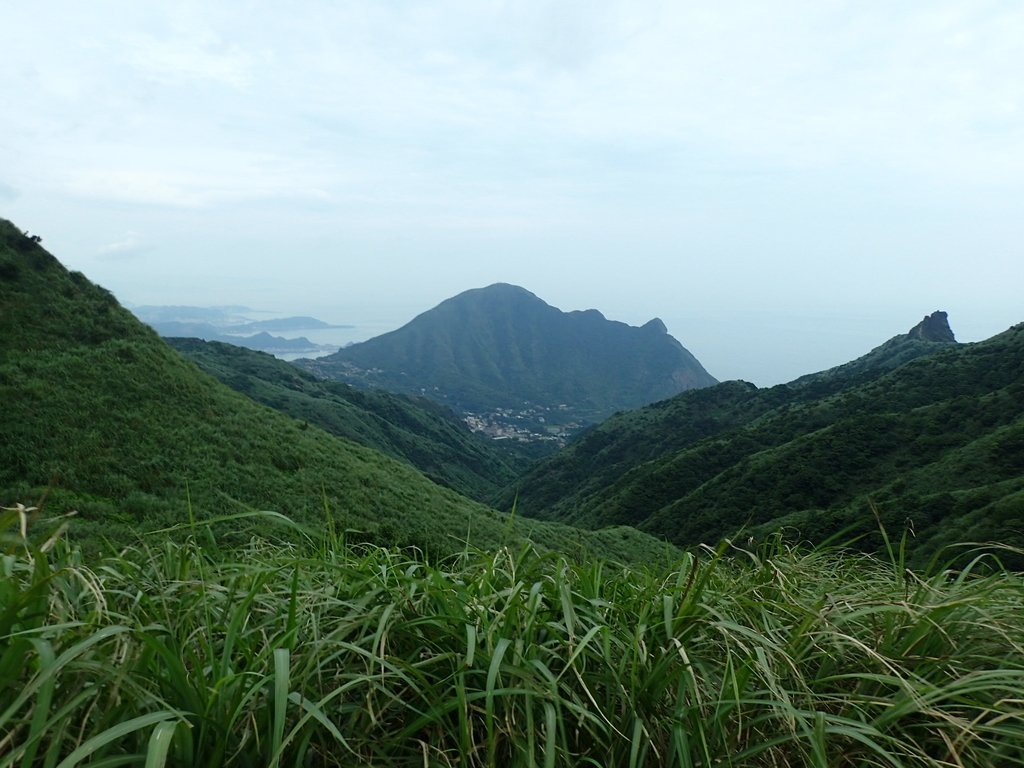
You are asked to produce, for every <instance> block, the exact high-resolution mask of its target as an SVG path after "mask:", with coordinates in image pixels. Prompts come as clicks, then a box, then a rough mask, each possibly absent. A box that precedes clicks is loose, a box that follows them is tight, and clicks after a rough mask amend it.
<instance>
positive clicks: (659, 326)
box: [640, 317, 668, 334]
mask: <svg viewBox="0 0 1024 768" xmlns="http://www.w3.org/2000/svg"><path fill="white" fill-rule="evenodd" d="M640 327H641V328H642V329H643V330H645V331H652V332H654V333H659V334H661V333H668V326H667V325H665V323H663V322H662V320H661V318H660V317H655V318H651V319H650V320H648V321H647V322H646V323H644V324H643V325H642V326H640Z"/></svg>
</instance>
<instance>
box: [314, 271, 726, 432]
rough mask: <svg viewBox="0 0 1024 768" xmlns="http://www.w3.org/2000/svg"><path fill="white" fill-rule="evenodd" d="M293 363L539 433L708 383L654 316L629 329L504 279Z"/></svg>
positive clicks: (587, 421) (706, 376)
mask: <svg viewBox="0 0 1024 768" xmlns="http://www.w3.org/2000/svg"><path fill="white" fill-rule="evenodd" d="M302 365H303V366H304V367H306V368H308V369H309V370H312V371H314V372H315V373H317V374H318V375H320V376H323V377H326V378H333V379H341V380H344V381H347V382H349V383H351V384H354V385H356V386H360V387H378V388H382V389H387V390H391V391H395V392H407V393H415V394H423V395H425V396H427V397H430V398H433V399H435V400H438V401H439V402H442V403H444V404H446V405H449V406H450V407H452V408H453V409H454V410H455V411H457V412H459V413H472V414H495V413H498V412H505V413H504V415H505V416H506V417H508V419H507V420H508V421H512V420H515V419H518V420H520V421H523V420H526V421H529V422H530V423H531V424H533V426H534V427H535V430H536V431H537V432H539V433H544V432H548V433H557V432H558V431H559V429H570V430H571V429H572V428H573V427H574V426H575V427H578V426H579V425H580V424H590V423H595V422H597V421H599V420H601V419H602V418H605V417H606V416H608V415H610V414H612V413H614V412H615V411H618V410H621V409H624V408H635V407H638V406H641V405H644V404H646V403H650V402H653V401H655V400H661V399H663V398H666V397H670V396H672V395H675V394H677V393H679V392H681V391H683V390H685V389H691V388H695V387H706V386H710V385H712V384H715V383H716V382H715V379H714V378H712V377H711V376H710V375H709V374H708V373H707V371H705V370H704V368H703V367H701V365H700V363H699V362H697V360H696V358H694V357H693V355H691V354H690V353H689V352H688V351H687V350H686V349H684V348H683V346H682V345H681V344H680V343H679V342H678V341H676V340H675V339H674V338H672V337H671V336H670V335H669V334H668V331H667V329H666V328H665V325H664V323H662V322H661V321H660V320H657V319H654V320H651V321H650V322H649V323H647V324H646V325H644V326H643V327H640V328H636V327H631V326H628V325H626V324H625V323H619V322H614V321H610V320H606V319H605V318H604V316H603V315H602V314H601V313H600V312H598V311H597V310H594V309H589V310H586V311H582V312H562V311H560V310H558V309H556V308H555V307H552V306H550V305H548V304H546V303H545V302H543V301H542V300H541V299H539V298H537V297H536V296H534V295H533V294H532V293H530V292H529V291H527V290H525V289H523V288H519V287H516V286H513V285H505V284H497V285H491V286H489V287H487V288H480V289H476V290H471V291H466V292H465V293H461V294H459V295H458V296H455V297H454V298H451V299H448V300H447V301H444V302H442V303H441V304H439V305H438V306H437V307H434V308H433V309H431V310H429V311H427V312H424V313H423V314H421V315H420V316H418V317H417V318H415V319H414V320H412V321H411V322H410V323H408V324H407V325H405V326H403V327H402V328H399V329H398V330H396V331H393V332H391V333H387V334H384V335H383V336H379V337H377V338H374V339H370V340H369V341H366V342H363V343H361V344H353V345H351V346H348V347H346V348H344V349H341V350H339V351H338V352H337V353H335V354H333V355H328V356H326V357H321V358H319V359H317V360H307V361H302Z"/></svg>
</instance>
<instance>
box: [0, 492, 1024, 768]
mask: <svg viewBox="0 0 1024 768" xmlns="http://www.w3.org/2000/svg"><path fill="white" fill-rule="evenodd" d="M3 514H4V516H5V517H4V519H3V520H0V526H2V528H0V530H2V531H3V539H2V543H0V553H2V555H3V558H2V561H0V563H2V567H3V569H4V580H3V581H2V582H0V702H3V704H0V768H13V767H14V766H29V765H47V766H57V767H58V768H71V766H75V765H84V764H88V765H111V766H113V765H143V764H145V765H146V766H147V768H150V767H152V768H157V767H158V766H163V765H190V766H211V767H213V766H221V765H237V766H257V765H259V766H265V765H269V766H342V765H389V766H422V765H437V766H444V765H452V766H454V765H461V766H507V765H523V766H528V765H537V766H541V765H543V766H563V765H564V766H576V765H614V766H712V765H735V766H822V767H824V766H838V765H844V766H845V765H848V766H893V767H894V768H895V767H896V766H903V767H905V768H913V767H916V766H953V765H960V766H990V765H991V766H995V765H999V766H1010V765H1022V764H1024V702H1022V700H1021V697H1020V691H1021V690H1024V621H1022V620H1021V619H1022V617H1024V582H1022V579H1021V577H1020V576H1017V575H1012V574H1008V573H1005V572H1000V571H998V569H996V572H995V573H992V572H991V571H992V570H993V568H992V566H993V563H992V562H991V561H990V562H987V563H984V565H985V566H986V567H984V568H981V569H980V570H982V571H985V572H986V574H982V573H980V572H975V570H974V567H976V566H980V565H983V563H981V562H975V563H974V564H973V566H972V567H968V568H965V569H963V570H960V571H957V572H950V571H945V570H937V571H935V573H934V574H933V575H921V576H917V575H914V574H912V573H910V572H909V571H905V570H904V569H903V568H902V567H901V564H900V562H899V561H898V559H897V560H895V561H892V562H883V561H879V560H875V559H873V558H871V557H869V556H854V555H849V554H846V555H839V554H836V553H831V552H827V551H808V552H800V551H795V550H792V549H789V548H786V547H783V546H781V545H778V544H777V543H776V544H774V545H773V546H771V547H765V548H762V549H760V550H758V551H752V552H746V551H743V550H741V549H734V550H730V551H728V552H727V551H725V548H723V549H721V550H719V551H718V552H712V551H710V550H708V551H701V552H698V553H696V554H694V555H687V556H685V557H683V558H682V559H681V560H678V561H677V562H675V563H674V564H672V565H671V566H669V567H660V568H658V567H649V566H636V567H632V568H625V569H617V568H611V567H609V566H607V565H603V564H602V563H600V562H587V563H585V564H580V563H575V562H572V561H570V560H568V559H566V558H565V557H563V556H561V555H556V554H539V553H537V552H535V551H532V550H530V549H529V548H516V549H505V548H501V549H498V550H496V551H492V552H489V553H482V552H475V551H465V552H463V553H462V554H459V555H457V556H454V557H451V558H448V559H444V560H442V561H437V562H424V561H423V560H421V559H419V558H417V557H411V556H410V555H408V554H407V553H404V552H402V551H399V550H395V549H390V548H387V549H385V548H377V547H372V546H357V547H352V546H349V545H347V544H346V543H345V542H344V541H343V540H341V539H340V538H339V537H337V536H335V535H331V534H328V535H326V536H323V537H319V538H316V539H310V540H301V541H299V542H298V543H296V544H293V545H288V546H281V545H276V544H269V543H267V542H266V541H263V540H261V539H253V540H251V541H249V542H247V543H244V544H241V545H239V546H237V547H235V548H224V547H222V546H220V545H218V543H217V541H216V540H215V538H214V537H213V536H212V534H211V533H210V530H209V529H208V528H206V527H205V526H202V527H193V528H192V529H191V530H192V532H193V534H194V538H188V539H187V540H185V541H183V542H181V543H174V542H172V541H170V540H168V539H166V538H165V537H162V536H161V537H155V538H152V537H151V538H149V539H146V540H140V541H139V543H137V544H136V545H134V546H131V547H128V548H127V549H125V550H123V551H121V552H119V553H117V554H112V555H110V556H107V557H103V558H98V559H93V560H91V561H87V560H84V559H83V557H82V554H81V552H79V551H78V550H77V549H75V548H74V547H72V546H69V545H67V543H66V542H65V541H63V540H62V539H60V538H59V537H56V538H50V539H49V541H48V542H47V543H46V544H45V545H40V544H39V542H41V541H42V539H44V538H47V533H48V530H46V528H45V526H43V524H42V521H34V520H32V519H29V515H28V514H27V511H26V510H18V509H12V510H4V511H3ZM40 526H43V527H42V529H41V533H40V535H39V537H36V536H34V535H33V532H34V531H36V530H37V529H38V528H39V527H40ZM19 531H27V532H28V535H27V537H26V536H24V535H22V534H20V533H19ZM33 542H34V543H33Z"/></svg>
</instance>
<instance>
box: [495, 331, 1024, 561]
mask: <svg viewBox="0 0 1024 768" xmlns="http://www.w3.org/2000/svg"><path fill="white" fill-rule="evenodd" d="M924 325H926V326H928V327H930V328H932V329H935V328H939V327H940V326H944V325H945V316H944V314H942V313H937V314H936V315H932V316H931V318H930V319H929V318H926V320H925V321H924ZM920 329H921V326H917V327H916V328H915V329H914V330H912V331H911V333H909V334H905V335H903V336H899V337H896V338H895V339H892V340H890V342H887V343H886V344H883V345H882V346H881V347H879V348H877V349H876V350H874V351H873V352H872V353H870V354H869V355H867V356H865V357H863V358H860V359H859V360H858V361H854V363H852V364H849V365H847V366H840V367H839V368H837V369H833V370H832V371H829V372H825V373H824V374H817V375H815V376H811V377H804V378H803V379H798V380H797V381H796V382H794V383H793V384H791V385H781V386H777V387H772V388H769V389H757V388H756V387H754V386H753V385H751V384H745V383H743V382H726V383H724V384H720V385H719V386H717V387H712V388H710V389H704V390H699V391H694V392H686V393H683V394H681V395H679V396H677V397H675V398H672V399H670V400H667V401H664V402H660V403H656V404H654V405H651V406H648V407H646V408H642V409H640V410H637V411H633V412H629V413H623V414H619V415H617V416H615V417H613V418H611V419H609V420H608V421H606V422H605V423H603V424H601V425H600V426H599V427H597V428H595V429H594V430H592V431H590V432H589V433H587V434H586V435H585V436H583V437H581V438H580V440H578V441H577V442H576V443H575V444H573V445H572V446H570V447H569V448H567V449H566V450H565V451H563V452H562V453H560V454H558V455H556V456H554V457H552V458H550V459H548V460H546V461H544V462H541V463H540V464H538V465H537V466H536V467H534V468H533V469H532V470H531V471H530V472H528V473H527V474H526V475H525V476H524V477H523V478H522V479H521V480H520V481H518V482H517V483H515V484H514V485H513V486H512V487H510V488H509V489H508V490H507V491H506V492H505V495H504V496H503V498H502V499H501V503H502V504H505V505H507V504H509V503H510V501H511V499H512V498H513V496H514V495H515V494H518V509H519V510H520V511H521V512H522V513H523V514H527V515H537V516H539V517H542V518H544V519H552V520H560V521H563V522H572V523H574V524H578V525H582V526H601V525H610V524H630V525H636V526H637V527H639V528H640V529H641V530H645V531H647V532H650V533H654V534H656V535H659V536H664V537H666V538H667V539H669V540H671V541H674V542H676V543H679V544H683V545H687V544H694V543H698V542H702V541H703V542H714V541H716V540H717V539H718V538H719V537H723V536H734V535H736V534H737V532H739V531H740V530H741V529H742V530H744V531H745V532H746V533H745V534H744V535H747V534H754V535H763V534H767V533H768V532H770V531H773V530H777V529H780V528H785V529H786V530H787V531H788V532H789V533H790V535H793V536H796V537H804V538H807V539H810V540H816V541H820V540H823V539H825V538H827V537H829V536H830V535H832V534H835V533H837V532H839V531H841V530H845V529H849V532H848V535H853V534H864V535H865V539H864V540H863V546H865V547H867V548H874V547H877V546H879V545H880V539H879V536H878V535H877V521H876V519H875V512H876V511H877V513H878V514H879V515H880V517H881V519H882V521H883V523H884V524H885V526H886V527H887V529H888V530H890V531H892V532H894V533H895V534H897V535H898V534H899V533H900V532H901V531H903V530H904V528H905V526H908V527H909V528H910V529H912V530H913V532H914V535H915V537H916V539H917V541H916V544H915V548H916V550H917V551H918V552H920V553H922V555H923V554H926V553H930V552H934V551H936V550H937V549H938V548H939V547H940V546H941V545H943V544H945V543H950V542H952V541H955V540H973V541H999V542H1006V543H1014V544H1016V545H1024V325H1021V326H1016V327H1014V328H1011V329H1010V330H1008V331H1006V332H1005V333H1003V334H1000V335H998V336H996V337H994V338H992V339H989V340H988V341H985V342H981V343H977V344H968V345H958V344H955V343H952V334H951V333H949V334H945V333H937V334H935V337H934V338H931V339H929V338H922V336H921V334H920V333H919V331H920ZM946 329H947V330H948V326H946ZM901 360H905V362H902V363H899V362H896V361H901ZM894 365H895V366H896V367H893V366H894ZM872 507H874V509H872Z"/></svg>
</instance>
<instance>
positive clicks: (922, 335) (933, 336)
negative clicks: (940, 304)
mask: <svg viewBox="0 0 1024 768" xmlns="http://www.w3.org/2000/svg"><path fill="white" fill-rule="evenodd" d="M907 337H908V338H911V339H920V340H921V341H940V342H955V341H956V337H955V336H954V335H953V331H952V329H951V328H950V327H949V318H948V316H947V315H946V313H945V312H943V311H941V310H938V311H936V312H932V313H931V314H930V315H925V317H924V319H923V320H921V322H920V323H918V324H917V325H915V326H914V327H913V328H911V329H910V330H909V331H908V332H907Z"/></svg>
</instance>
